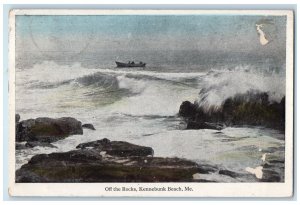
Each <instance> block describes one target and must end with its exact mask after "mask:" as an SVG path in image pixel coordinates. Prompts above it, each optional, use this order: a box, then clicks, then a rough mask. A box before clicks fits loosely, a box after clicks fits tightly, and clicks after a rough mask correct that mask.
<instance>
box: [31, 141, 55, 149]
mask: <svg viewBox="0 0 300 205" xmlns="http://www.w3.org/2000/svg"><path fill="white" fill-rule="evenodd" d="M36 146H39V147H51V148H57V147H56V146H54V145H53V144H50V143H48V142H39V141H32V142H27V143H26V144H25V147H28V148H33V147H36Z"/></svg>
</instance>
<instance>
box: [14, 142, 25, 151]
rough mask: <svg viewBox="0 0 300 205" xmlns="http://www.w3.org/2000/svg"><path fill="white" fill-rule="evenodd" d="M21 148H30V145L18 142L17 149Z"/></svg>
mask: <svg viewBox="0 0 300 205" xmlns="http://www.w3.org/2000/svg"><path fill="white" fill-rule="evenodd" d="M20 149H28V147H26V146H25V144H23V143H16V150H20Z"/></svg>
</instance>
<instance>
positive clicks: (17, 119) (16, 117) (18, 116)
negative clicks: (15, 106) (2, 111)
mask: <svg viewBox="0 0 300 205" xmlns="http://www.w3.org/2000/svg"><path fill="white" fill-rule="evenodd" d="M20 118H21V117H20V115H19V114H16V115H15V121H16V124H17V123H18V122H19V121H20Z"/></svg>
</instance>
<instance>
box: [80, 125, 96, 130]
mask: <svg viewBox="0 0 300 205" xmlns="http://www.w3.org/2000/svg"><path fill="white" fill-rule="evenodd" d="M82 128H87V129H90V130H96V129H95V127H94V125H92V124H83V125H82Z"/></svg>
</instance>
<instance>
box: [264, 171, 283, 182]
mask: <svg viewBox="0 0 300 205" xmlns="http://www.w3.org/2000/svg"><path fill="white" fill-rule="evenodd" d="M260 181H261V182H280V181H283V180H282V179H281V176H280V174H279V173H277V172H276V171H273V170H267V169H263V177H262V179H261V180H260Z"/></svg>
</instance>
